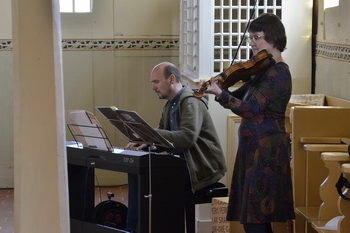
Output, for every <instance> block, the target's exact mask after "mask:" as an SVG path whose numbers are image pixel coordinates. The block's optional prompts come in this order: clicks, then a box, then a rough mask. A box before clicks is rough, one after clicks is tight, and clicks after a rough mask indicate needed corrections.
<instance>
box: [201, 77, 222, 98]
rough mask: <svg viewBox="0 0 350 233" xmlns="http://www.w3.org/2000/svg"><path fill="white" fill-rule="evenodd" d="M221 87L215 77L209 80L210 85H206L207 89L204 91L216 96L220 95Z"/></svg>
mask: <svg viewBox="0 0 350 233" xmlns="http://www.w3.org/2000/svg"><path fill="white" fill-rule="evenodd" d="M221 92H222V90H221V88H220V87H219V86H218V80H217V79H216V80H215V79H213V78H212V79H211V80H210V85H208V86H207V89H206V90H205V93H208V94H213V95H215V96H216V97H219V96H220V95H221Z"/></svg>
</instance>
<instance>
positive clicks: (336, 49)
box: [316, 41, 350, 62]
mask: <svg viewBox="0 0 350 233" xmlns="http://www.w3.org/2000/svg"><path fill="white" fill-rule="evenodd" d="M316 57H322V58H326V59H330V60H336V61H343V62H350V45H346V44H336V43H329V42H321V41H317V42H316Z"/></svg>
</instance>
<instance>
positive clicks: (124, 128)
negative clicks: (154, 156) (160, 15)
mask: <svg viewBox="0 0 350 233" xmlns="http://www.w3.org/2000/svg"><path fill="white" fill-rule="evenodd" d="M96 108H97V110H99V111H100V112H101V113H102V114H103V115H104V116H105V117H106V119H107V120H108V121H109V122H110V123H111V124H112V125H114V126H115V127H116V128H117V129H118V130H119V131H120V132H121V133H122V134H124V136H125V137H126V138H128V140H129V141H130V142H134V143H139V144H148V145H150V146H161V147H164V148H168V149H169V148H174V146H173V145H172V144H171V143H170V142H169V141H168V140H166V139H165V138H164V137H163V136H162V135H160V134H159V133H157V132H156V131H155V130H154V128H153V127H152V126H150V125H149V124H148V123H147V122H146V121H145V120H143V119H142V117H140V116H139V115H138V114H137V112H135V111H128V110H119V109H116V108H115V107H108V106H98V107H96Z"/></svg>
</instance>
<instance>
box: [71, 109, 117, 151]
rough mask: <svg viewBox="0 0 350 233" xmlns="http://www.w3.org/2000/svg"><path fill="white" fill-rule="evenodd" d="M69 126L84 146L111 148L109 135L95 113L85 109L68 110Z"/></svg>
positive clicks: (102, 148) (101, 148)
mask: <svg viewBox="0 0 350 233" xmlns="http://www.w3.org/2000/svg"><path fill="white" fill-rule="evenodd" d="M66 119H67V123H68V127H69V128H70V130H71V131H72V133H73V134H74V135H73V137H75V139H76V140H78V141H79V142H81V143H82V144H83V146H84V147H88V148H92V149H99V150H107V151H108V150H111V145H109V141H108V138H107V135H106V134H105V132H104V131H103V129H102V127H101V125H100V123H99V121H98V120H97V119H96V117H95V116H94V114H93V113H91V112H88V111H85V110H71V111H66Z"/></svg>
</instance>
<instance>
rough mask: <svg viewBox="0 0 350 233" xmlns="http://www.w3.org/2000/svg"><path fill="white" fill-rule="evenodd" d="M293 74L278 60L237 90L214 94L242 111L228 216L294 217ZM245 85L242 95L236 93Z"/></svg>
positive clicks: (279, 219) (225, 104) (254, 218)
mask: <svg viewBox="0 0 350 233" xmlns="http://www.w3.org/2000/svg"><path fill="white" fill-rule="evenodd" d="M291 89H292V83H291V74H290V72H289V67H288V65H287V64H285V63H283V62H280V63H276V64H275V65H273V66H272V67H270V68H269V69H268V70H267V72H265V73H264V74H260V75H257V76H256V77H255V78H254V79H253V80H252V81H250V82H247V83H246V84H244V85H243V86H242V87H241V88H239V89H238V90H237V91H235V92H232V93H229V92H226V91H223V92H222V94H221V96H220V97H219V98H218V99H216V100H217V101H218V102H219V103H220V104H221V105H222V106H223V107H225V108H228V109H231V111H232V112H234V113H235V114H237V115H239V116H241V117H242V120H241V124H240V128H239V146H238V151H237V157H236V162H235V167H234V172H233V177H232V185H231V190H230V198H229V205H228V212H227V220H229V221H240V222H241V223H265V222H285V221H287V220H289V219H294V218H295V215H294V205H293V189H292V180H291V170H290V156H291V152H290V146H291V145H290V138H289V135H288V134H287V133H286V132H285V110H286V107H287V104H288V101H289V99H290V96H291ZM242 90H246V91H245V93H244V96H243V98H242V100H240V99H239V98H236V97H234V96H238V93H240V92H242Z"/></svg>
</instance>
